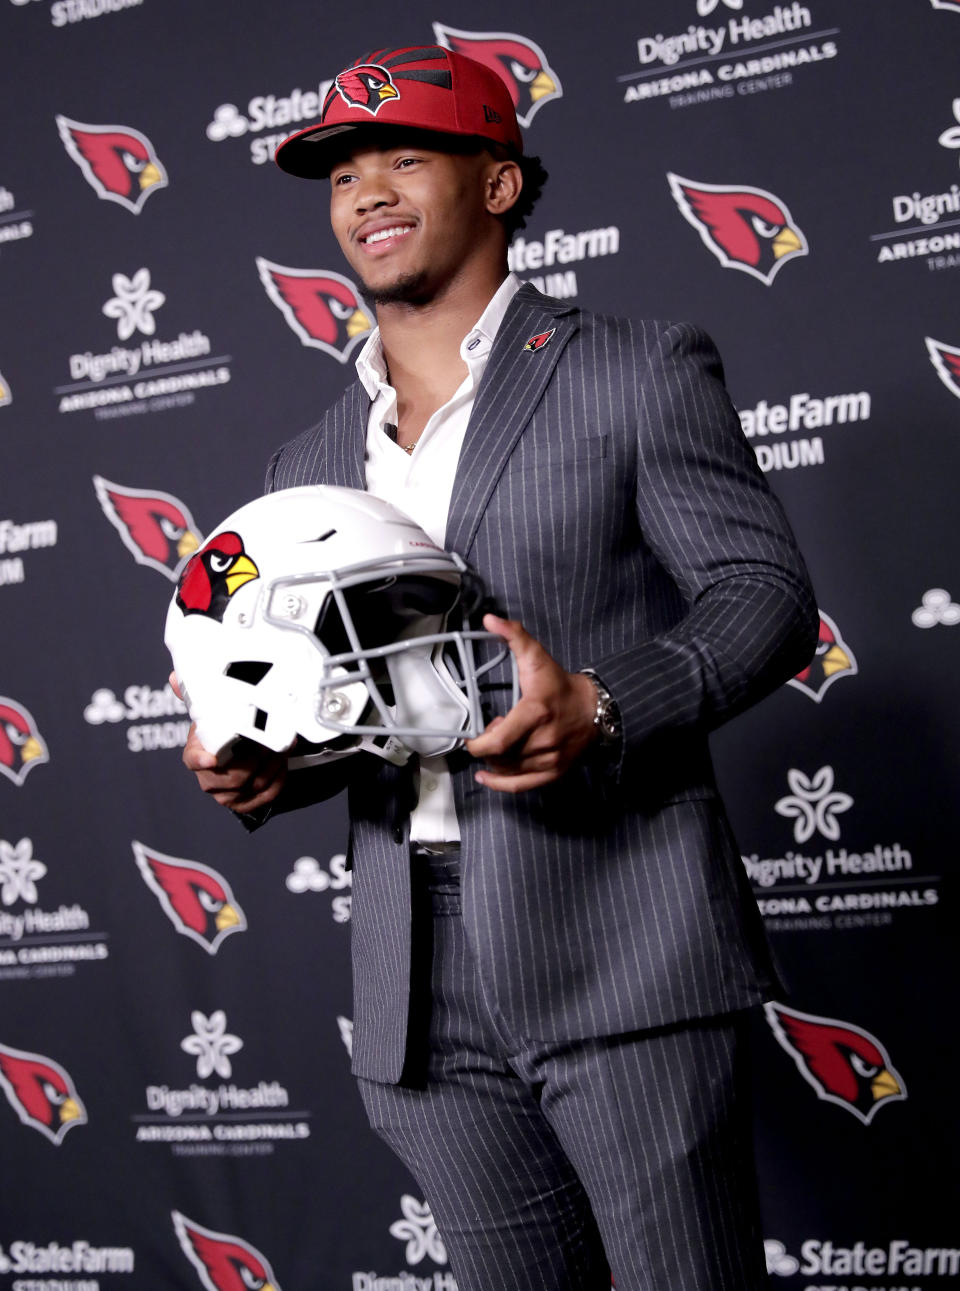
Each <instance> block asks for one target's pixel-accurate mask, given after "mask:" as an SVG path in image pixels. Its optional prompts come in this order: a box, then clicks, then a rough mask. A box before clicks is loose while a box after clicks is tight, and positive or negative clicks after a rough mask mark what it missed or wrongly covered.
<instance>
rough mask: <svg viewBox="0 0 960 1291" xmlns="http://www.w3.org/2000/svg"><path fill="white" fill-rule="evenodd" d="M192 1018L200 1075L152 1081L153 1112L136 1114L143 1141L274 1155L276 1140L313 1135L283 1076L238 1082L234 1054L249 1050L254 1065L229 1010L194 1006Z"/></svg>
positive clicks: (149, 1100)
mask: <svg viewBox="0 0 960 1291" xmlns="http://www.w3.org/2000/svg"><path fill="white" fill-rule="evenodd" d="M190 1025H191V1028H192V1030H191V1031H190V1033H189V1034H188V1035H186V1036H184V1037H183V1039H182V1040H181V1041H180V1049H181V1050H182V1052H183V1053H184V1054H187V1055H189V1056H190V1057H192V1058H193V1059H195V1064H194V1068H193V1074H194V1076H195V1079H192V1080H191V1081H190V1083H189V1084H180V1085H173V1084H160V1083H157V1084H151V1085H147V1086H146V1089H145V1091H144V1097H145V1103H146V1112H142V1113H141V1112H138V1113H135V1114H134V1115H133V1116H131V1118H130V1119H131V1121H132V1122H133V1123H134V1124H135V1125H136V1127H137V1129H136V1141H137V1142H138V1143H167V1144H169V1145H170V1146H171V1149H172V1151H173V1152H174V1154H175V1155H177V1156H216V1155H221V1156H227V1155H230V1156H268V1155H270V1154H272V1153H273V1152H274V1150H275V1147H276V1145H277V1144H287V1145H289V1144H291V1143H298V1142H303V1141H304V1140H306V1139H308V1138H309V1137H310V1125H309V1121H310V1117H311V1113H310V1112H307V1111H292V1110H291V1108H290V1094H289V1092H288V1090H287V1089H286V1087H285V1086H283V1085H282V1084H281V1083H280V1082H279V1081H278V1080H276V1079H269V1080H268V1079H260V1080H258V1081H257V1083H256V1084H252V1085H251V1084H249V1083H247V1084H238V1083H237V1081H236V1079H235V1078H234V1058H235V1056H236V1055H237V1054H239V1053H241V1052H243V1054H244V1057H243V1059H241V1061H242V1062H243V1063H244V1064H245V1065H246V1066H248V1067H249V1065H250V1058H249V1055H248V1054H247V1052H246V1049H245V1045H244V1041H243V1040H242V1039H241V1037H240V1036H239V1035H237V1034H235V1033H234V1032H233V1031H231V1030H229V1024H228V1020H227V1015H226V1013H225V1012H224V1011H223V1009H214V1010H213V1012H211V1013H210V1014H206V1013H204V1012H203V1011H202V1010H200V1009H194V1011H193V1012H192V1013H191V1015H190ZM179 1069H181V1068H180V1066H179V1065H178V1070H179Z"/></svg>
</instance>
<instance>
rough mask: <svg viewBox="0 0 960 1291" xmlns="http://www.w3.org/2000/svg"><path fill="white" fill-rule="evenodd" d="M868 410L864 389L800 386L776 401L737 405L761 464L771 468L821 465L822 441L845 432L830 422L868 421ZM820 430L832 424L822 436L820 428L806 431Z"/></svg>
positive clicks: (823, 455) (834, 439)
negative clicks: (827, 390) (825, 390)
mask: <svg viewBox="0 0 960 1291" xmlns="http://www.w3.org/2000/svg"><path fill="white" fill-rule="evenodd" d="M872 410H873V400H872V398H871V396H870V393H869V391H867V390H850V391H848V392H847V393H845V394H827V395H822V394H821V395H813V394H810V392H809V391H807V390H801V391H797V392H796V393H795V394H790V395H787V396H785V397H784V396H781V401H774V400H770V399H760V400H758V401H757V403H755V404H754V405H753V407H752V408H741V409H739V416H740V424H741V426H742V427H743V433H744V434H745V435H746V437H747V439H748V440H749V441H750V446H751V448H752V449H753V451H754V452H755V453H756V455H757V461H758V462H759V464H760V467H761V469H762V470H763V471H765V472H770V471H792V470H796V469H797V468H798V467H801V468H803V467H807V466H823V464H824V463H825V462H826V460H827V459H826V444H827V443H829V444H830V445H831V447H832V446H833V444H834V443H836V442H837V440H838V437H839V438H844V437H845V436H844V432H840V433H839V436H838V433H837V431H835V430H833V429H832V428H833V427H841V426H849V425H853V424H854V423H859V422H864V421H869V420H870V414H871V412H872ZM822 430H831V434H830V435H828V436H827V438H826V441H825V440H824V436H823V435H821V434H810V433H807V432H810V431H822Z"/></svg>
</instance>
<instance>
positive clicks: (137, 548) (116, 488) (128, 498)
mask: <svg viewBox="0 0 960 1291" xmlns="http://www.w3.org/2000/svg"><path fill="white" fill-rule="evenodd" d="M93 487H94V489H95V490H96V493H97V499H98V501H99V503H100V506H101V507H102V509H103V514H104V515H105V516H106V517H107V519H108V520H109V521H110V523H111V524H112V525H113V527H114V528H115V529H116V531H117V533H119V535H120V537H121V539H122V541H123V545H124V546H125V547H126V549H127V550H128V551H129V552H130V554H131V555H132V556H133V558H134V560H135V561H136V562H137V564H138V565H149V566H150V568H151V569H156V570H158V571H159V573H161V574H164V575H165V576H166V577H167V578H169V579H170V580H171V581H173V582H176V579H177V575H178V573H179V572H180V569H181V567H182V566H183V562H184V561H185V560H187V559H188V558H189V557H190V556H192V555H193V553H194V552H195V551H196V550H197V548H198V547H199V546H200V544H201V543H202V542H203V535H202V534H201V533H200V531H199V529H198V528H197V526H196V524H195V523H194V519H193V516H192V515H191V514H190V512H189V511H188V510H187V508H186V506H185V505H184V504H183V503H182V502H181V501H180V499H179V498H175V497H174V496H173V494H172V493H160V492H156V491H154V490H151V489H134V488H130V487H129V486H127V485H124V484H114V483H113V482H112V481H111V480H105V479H104V478H103V476H102V475H95V476H94V477H93Z"/></svg>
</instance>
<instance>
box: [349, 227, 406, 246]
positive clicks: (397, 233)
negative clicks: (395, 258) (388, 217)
mask: <svg viewBox="0 0 960 1291" xmlns="http://www.w3.org/2000/svg"><path fill="white" fill-rule="evenodd" d="M412 232H413V225H412V224H393V225H391V226H390V227H389V228H386V229H376V230H374V232H373V233H366V234H362V235H361V236H360V238H358V241H359V243H360V245H361V246H364V247H375V246H378V245H379V244H380V243H381V242H389V241H390V240H391V238H392V239H397V238H402V237H405V236H406V235H407V234H408V233H412Z"/></svg>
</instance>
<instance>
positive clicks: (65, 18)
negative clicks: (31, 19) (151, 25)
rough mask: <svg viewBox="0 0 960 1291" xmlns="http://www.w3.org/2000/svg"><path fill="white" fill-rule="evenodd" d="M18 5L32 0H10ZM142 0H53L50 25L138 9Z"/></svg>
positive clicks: (58, 25)
mask: <svg viewBox="0 0 960 1291" xmlns="http://www.w3.org/2000/svg"><path fill="white" fill-rule="evenodd" d="M11 4H15V5H18V6H23V5H28V4H32V0H11ZM142 4H143V0H53V3H52V4H51V5H50V25H51V26H52V27H68V26H71V25H72V24H73V23H75V22H87V21H89V20H90V19H92V18H103V17H106V15H107V14H113V13H122V12H123V11H124V10H125V9H138V8H139V7H140V5H142Z"/></svg>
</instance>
